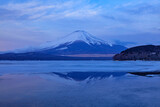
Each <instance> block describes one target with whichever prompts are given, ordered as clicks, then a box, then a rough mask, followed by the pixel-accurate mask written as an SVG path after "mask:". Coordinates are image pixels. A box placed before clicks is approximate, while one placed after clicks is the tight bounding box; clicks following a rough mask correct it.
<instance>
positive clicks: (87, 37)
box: [41, 30, 111, 48]
mask: <svg viewBox="0 0 160 107" xmlns="http://www.w3.org/2000/svg"><path fill="white" fill-rule="evenodd" d="M75 41H83V42H85V43H87V44H89V45H91V44H97V45H100V44H106V45H110V46H111V44H108V43H107V42H105V41H104V40H101V39H99V38H96V37H95V36H93V35H92V34H90V33H88V32H86V31H83V30H77V31H74V32H72V33H70V34H69V35H67V36H65V37H64V38H63V39H61V40H59V41H57V42H47V43H45V44H43V45H41V48H54V47H57V46H59V45H61V44H65V43H68V44H71V43H73V42H75Z"/></svg>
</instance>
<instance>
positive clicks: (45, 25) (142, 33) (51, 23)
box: [0, 0, 160, 51]
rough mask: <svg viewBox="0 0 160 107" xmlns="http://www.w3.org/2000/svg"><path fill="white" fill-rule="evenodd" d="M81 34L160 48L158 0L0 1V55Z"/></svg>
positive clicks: (159, 10) (159, 9)
mask: <svg viewBox="0 0 160 107" xmlns="http://www.w3.org/2000/svg"><path fill="white" fill-rule="evenodd" d="M75 30H85V31H87V32H89V33H91V34H93V35H94V36H96V37H98V38H101V39H103V40H105V41H108V42H110V43H116V44H120V45H124V46H127V47H132V46H137V45H146V44H155V45H159V44H160V0H0V51H7V50H14V49H17V48H24V47H28V46H38V45H40V44H43V43H45V42H47V41H56V40H57V39H60V38H63V37H64V36H65V35H67V34H69V33H71V32H73V31H75Z"/></svg>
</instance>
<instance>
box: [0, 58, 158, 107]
mask: <svg viewBox="0 0 160 107" xmlns="http://www.w3.org/2000/svg"><path fill="white" fill-rule="evenodd" d="M153 71H156V72H157V71H160V62H159V61H122V62H119V61H0V107H159V106H160V101H159V100H160V85H159V83H160V77H159V75H154V76H137V75H132V74H130V73H128V72H153Z"/></svg>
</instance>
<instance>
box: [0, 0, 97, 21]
mask: <svg viewBox="0 0 160 107" xmlns="http://www.w3.org/2000/svg"><path fill="white" fill-rule="evenodd" d="M82 1H83V0H82ZM99 12H100V7H97V6H96V5H91V4H87V3H84V1H83V2H80V1H77V2H76V1H73V0H69V1H65V2H59V3H57V2H56V3H52V4H43V3H41V2H27V3H9V4H5V5H0V19H3V20H19V19H21V20H35V19H47V18H48V19H49V18H50V19H53V18H55V19H61V18H78V19H80V18H84V17H92V16H96V15H98V14H99Z"/></svg>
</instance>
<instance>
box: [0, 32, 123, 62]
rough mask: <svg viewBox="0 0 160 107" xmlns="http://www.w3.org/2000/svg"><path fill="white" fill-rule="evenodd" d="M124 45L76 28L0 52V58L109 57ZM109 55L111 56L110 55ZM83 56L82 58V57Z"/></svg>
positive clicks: (119, 50) (121, 49)
mask: <svg viewBox="0 0 160 107" xmlns="http://www.w3.org/2000/svg"><path fill="white" fill-rule="evenodd" d="M125 49H126V47H124V46H121V45H116V44H110V43H107V42H106V41H104V40H101V39H99V38H97V37H95V36H93V35H92V34H90V33H88V32H86V31H83V30H77V31H74V32H72V33H71V34H69V35H67V36H65V37H64V38H62V39H60V40H59V41H56V42H47V43H45V44H42V45H40V46H39V47H34V48H28V49H20V50H16V51H12V52H9V53H5V54H0V60H2V59H3V60H5V59H17V58H19V59H24V60H25V59H30V60H31V59H37V60H41V59H43V60H49V59H59V58H60V59H61V58H62V59H70V58H71V57H72V59H73V58H75V59H77V58H80V57H81V58H80V59H85V57H87V58H88V57H90V58H93V57H96V59H98V57H101V58H102V57H111V56H112V55H114V54H117V53H119V52H121V51H123V50H125ZM110 55H111V56H110ZM82 57H83V58H82Z"/></svg>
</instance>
